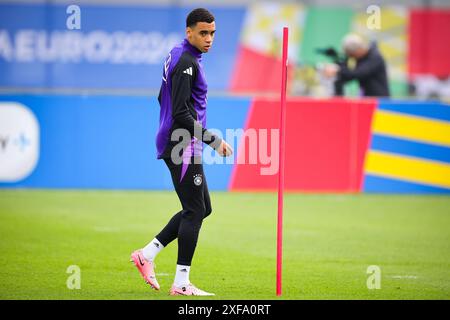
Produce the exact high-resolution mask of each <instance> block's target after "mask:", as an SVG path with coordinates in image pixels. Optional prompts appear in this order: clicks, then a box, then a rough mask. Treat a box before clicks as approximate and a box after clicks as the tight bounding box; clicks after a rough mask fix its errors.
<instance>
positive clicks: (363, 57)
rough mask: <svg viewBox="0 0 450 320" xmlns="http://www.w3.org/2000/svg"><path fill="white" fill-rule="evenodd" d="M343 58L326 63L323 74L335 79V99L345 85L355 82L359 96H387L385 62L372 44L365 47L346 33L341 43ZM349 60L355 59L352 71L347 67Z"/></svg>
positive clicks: (361, 42)
mask: <svg viewBox="0 0 450 320" xmlns="http://www.w3.org/2000/svg"><path fill="white" fill-rule="evenodd" d="M342 47H343V50H344V52H345V55H346V57H345V58H344V59H342V61H339V60H338V59H335V63H330V64H327V65H326V66H325V67H324V69H323V74H324V75H325V76H326V77H328V78H335V82H334V89H335V95H336V96H342V95H343V91H344V90H343V86H344V84H345V83H346V82H348V81H351V80H357V81H358V82H359V85H360V88H361V91H362V95H363V96H366V97H389V85H388V79H387V71H386V63H385V61H384V58H383V57H382V56H381V54H380V52H379V51H378V48H377V46H376V44H375V43H372V44H369V43H367V42H366V41H365V40H363V39H362V38H361V37H360V36H358V35H356V34H348V35H347V36H345V37H344V39H343V41H342ZM349 58H354V59H355V60H356V65H355V67H354V68H349V67H348V60H349Z"/></svg>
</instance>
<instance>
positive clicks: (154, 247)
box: [142, 238, 164, 261]
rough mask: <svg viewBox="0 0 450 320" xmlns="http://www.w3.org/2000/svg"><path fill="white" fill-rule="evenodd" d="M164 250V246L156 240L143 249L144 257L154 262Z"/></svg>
mask: <svg viewBox="0 0 450 320" xmlns="http://www.w3.org/2000/svg"><path fill="white" fill-rule="evenodd" d="M162 249H164V246H163V245H162V243H161V242H159V241H158V239H156V238H155V239H153V240H152V241H150V243H149V244H148V245H146V246H145V247H144V249H142V255H143V256H144V258H145V259H146V260H147V261H153V260H155V258H156V255H157V254H158V253H159V252H160V251H161V250H162Z"/></svg>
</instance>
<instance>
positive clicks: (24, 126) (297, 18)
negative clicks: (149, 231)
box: [0, 0, 450, 193]
mask: <svg viewBox="0 0 450 320" xmlns="http://www.w3.org/2000/svg"><path fill="white" fill-rule="evenodd" d="M196 7H206V8H208V9H209V10H210V11H211V12H212V13H213V14H214V15H215V18H216V27H217V34H216V39H215V43H214V46H213V49H212V51H211V52H210V53H208V54H207V55H204V57H203V64H204V68H205V70H206V76H207V80H208V86H209V96H208V102H209V109H208V126H209V127H211V128H217V129H219V130H221V131H222V132H225V129H227V128H228V129H229V128H232V129H237V128H242V129H250V128H255V129H262V128H269V129H270V128H277V126H278V122H277V119H278V114H279V113H278V112H279V104H278V100H279V91H280V86H281V84H280V80H281V71H280V68H281V67H280V55H281V36H282V28H283V27H284V26H288V27H289V67H288V95H289V98H288V110H287V112H288V113H287V117H288V123H287V126H288V127H287V141H286V144H287V145H286V148H287V149H286V154H287V156H286V176H287V178H286V188H287V190H291V191H307V192H352V193H353V192H383V193H385V192H387V193H391V192H394V193H449V191H450V166H449V163H450V126H449V121H450V112H449V104H448V103H449V101H450V59H449V57H450V46H449V43H450V3H449V2H448V1H446V0H434V1H431V0H428V1H426V0H422V1H421V0H416V1H365V0H364V1H358V2H357V3H356V2H355V1H351V0H307V1H249V0H247V1H245V0H239V1H238V0H216V1H212V0H211V1H169V0H166V1H164V0H159V1H154V0H132V1H124V0H122V1H120V0H109V1H107V0H95V1H0V187H1V188H87V189H171V188H172V186H171V180H170V176H169V174H168V172H166V171H167V170H166V168H165V167H164V166H163V164H161V162H160V161H157V160H156V151H155V143H154V141H155V135H156V130H157V126H158V119H159V106H158V102H157V100H156V97H157V94H158V91H159V86H160V83H161V74H162V65H163V62H164V59H165V57H166V55H167V53H168V52H169V51H170V49H171V48H172V47H173V46H174V45H175V44H177V43H179V42H180V41H182V40H183V38H184V32H185V18H186V15H187V14H188V13H189V12H190V10H192V9H193V8H196ZM349 33H356V34H358V35H360V36H361V37H362V38H364V39H366V40H367V41H368V42H371V43H376V45H377V47H378V49H379V52H380V54H381V55H382V57H383V59H384V61H385V64H386V69H387V75H388V85H389V90H390V93H391V94H390V97H363V96H362V92H361V89H360V86H359V83H358V82H357V81H354V80H353V81H349V82H348V83H346V84H345V86H344V92H343V96H344V97H336V94H335V92H334V91H333V81H334V80H333V78H332V77H331V78H330V77H326V76H324V74H323V72H322V70H323V68H324V66H326V65H327V64H329V63H333V62H336V57H343V56H345V55H344V51H343V48H342V39H343V38H344V37H345V36H346V35H347V34H349ZM327 49H328V52H329V51H330V49H332V51H334V52H335V53H337V56H333V55H330V54H326V51H327ZM345 63H346V64H347V63H348V66H349V68H350V69H351V68H355V64H356V62H355V61H353V62H352V61H351V59H350V60H349V61H346V62H345ZM241 138H242V137H240V136H237V137H236V141H235V142H234V145H235V149H236V150H238V151H239V150H240V148H241V147H242V143H241V142H242V141H241V140H242V139H241ZM261 167H264V165H262V164H261V163H257V164H253V165H251V164H223V165H216V166H207V168H206V172H207V175H208V179H209V185H210V188H211V189H213V190H231V191H233V190H248V191H251V190H276V181H277V180H276V175H272V176H262V175H260V174H259V172H260V168H261Z"/></svg>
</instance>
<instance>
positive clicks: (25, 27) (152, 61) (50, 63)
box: [0, 3, 245, 90]
mask: <svg viewBox="0 0 450 320" xmlns="http://www.w3.org/2000/svg"><path fill="white" fill-rule="evenodd" d="M78 9H79V10H78V11H74V10H73V8H70V5H69V4H68V5H62V4H53V3H38V4H30V3H0V70H2V72H0V87H20V88H30V87H33V88H83V89H86V88H87V89H90V88H94V89H105V88H106V89H108V88H109V89H117V88H120V89H157V88H159V86H160V83H161V73H162V64H163V61H164V59H165V57H166V55H167V54H168V52H169V51H170V49H171V48H172V47H173V46H174V45H175V44H177V43H179V42H181V41H182V40H183V38H184V35H185V19H186V16H187V14H188V13H189V12H190V10H192V8H189V7H179V6H143V5H141V6H138V5H134V6H131V5H114V6H111V5H98V4H97V5H91V4H82V5H80V6H78ZM211 11H212V12H213V14H214V15H215V18H216V27H217V36H216V38H215V43H214V45H213V48H212V50H211V51H210V52H209V53H208V54H206V55H205V56H204V59H203V64H204V67H205V69H206V72H207V74H208V84H209V88H210V89H216V90H226V89H227V88H228V86H229V81H230V77H231V73H232V69H233V67H234V61H235V56H236V52H237V45H238V40H239V36H240V30H241V25H242V22H243V19H244V14H245V7H225V8H216V9H215V8H212V9H211ZM74 14H76V15H77V16H76V17H74ZM75 18H79V19H78V20H75Z"/></svg>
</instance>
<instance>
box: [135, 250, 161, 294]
mask: <svg viewBox="0 0 450 320" xmlns="http://www.w3.org/2000/svg"><path fill="white" fill-rule="evenodd" d="M131 261H133V262H134V265H135V266H136V268H138V270H139V272H140V273H141V275H142V277H143V278H144V280H145V282H147V283H148V284H149V285H150V286H151V287H152V288H154V289H156V290H159V288H160V287H159V283H158V281H156V276H155V264H154V263H153V262H149V261H147V260H145V258H144V255H143V254H142V250H141V249H139V250H136V251H135V252H133V253H132V254H131Z"/></svg>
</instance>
